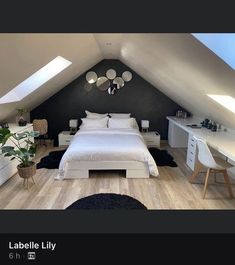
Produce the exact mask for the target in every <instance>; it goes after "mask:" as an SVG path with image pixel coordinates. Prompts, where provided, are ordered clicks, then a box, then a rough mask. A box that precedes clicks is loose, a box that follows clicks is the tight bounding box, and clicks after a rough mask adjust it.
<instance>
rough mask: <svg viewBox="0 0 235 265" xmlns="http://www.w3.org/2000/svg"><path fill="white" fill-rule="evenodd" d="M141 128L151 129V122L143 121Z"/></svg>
mask: <svg viewBox="0 0 235 265" xmlns="http://www.w3.org/2000/svg"><path fill="white" fill-rule="evenodd" d="M141 127H142V128H149V121H148V120H141Z"/></svg>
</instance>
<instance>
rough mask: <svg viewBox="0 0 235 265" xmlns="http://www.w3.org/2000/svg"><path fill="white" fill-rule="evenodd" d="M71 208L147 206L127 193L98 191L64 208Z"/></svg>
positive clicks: (122, 208)
mask: <svg viewBox="0 0 235 265" xmlns="http://www.w3.org/2000/svg"><path fill="white" fill-rule="evenodd" d="M71 209H100V210H101V209H121V210H124V209H125V210H126V209H127V210H129V209H136V210H137V209H140V210H147V207H145V206H144V205H143V204H142V203H141V202H139V201H138V200H136V199H134V198H132V197H130V196H127V195H121V194H115V193H99V194H94V195H91V196H87V197H84V198H82V199H79V200H77V201H76V202H74V203H72V204H71V205H70V206H68V207H67V208H66V210H71Z"/></svg>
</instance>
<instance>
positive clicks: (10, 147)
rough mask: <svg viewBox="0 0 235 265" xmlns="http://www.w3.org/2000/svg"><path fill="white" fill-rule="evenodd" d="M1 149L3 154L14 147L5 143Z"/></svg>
mask: <svg viewBox="0 0 235 265" xmlns="http://www.w3.org/2000/svg"><path fill="white" fill-rule="evenodd" d="M1 149H2V153H3V154H4V153H8V152H10V151H12V150H14V147H13V146H8V145H5V146H2V147H1Z"/></svg>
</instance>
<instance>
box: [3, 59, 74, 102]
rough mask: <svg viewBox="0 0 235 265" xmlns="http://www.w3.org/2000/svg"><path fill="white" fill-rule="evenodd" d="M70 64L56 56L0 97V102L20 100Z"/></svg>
mask: <svg viewBox="0 0 235 265" xmlns="http://www.w3.org/2000/svg"><path fill="white" fill-rule="evenodd" d="M71 64H72V62H71V61H69V60H67V59H65V58H64V57H62V56H57V57H56V58H54V59H53V60H51V61H50V62H49V63H48V64H46V65H45V66H43V67H42V68H40V69H39V70H38V71H36V72H35V73H33V74H32V75H31V76H29V77H28V78H26V79H25V80H24V81H23V82H21V83H20V84H18V85H17V86H16V87H14V88H13V89H12V90H11V91H9V92H8V93H7V94H5V95H3V96H2V97H1V98H0V104H6V103H12V102H17V101H21V100H22V99H24V98H25V97H27V96H28V95H29V94H31V93H33V92H34V91H35V90H37V89H38V88H39V87H41V86H42V85H44V84H45V83H46V82H48V81H49V80H51V79H52V78H54V77H55V76H56V75H58V74H59V73H61V72H62V71H63V70H65V69H66V68H67V67H68V66H70V65H71Z"/></svg>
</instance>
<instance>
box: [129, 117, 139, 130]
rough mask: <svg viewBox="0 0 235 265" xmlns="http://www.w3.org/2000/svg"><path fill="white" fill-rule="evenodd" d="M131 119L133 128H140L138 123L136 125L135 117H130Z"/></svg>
mask: <svg viewBox="0 0 235 265" xmlns="http://www.w3.org/2000/svg"><path fill="white" fill-rule="evenodd" d="M131 119H133V129H137V130H140V128H139V125H138V123H137V121H136V119H135V118H131Z"/></svg>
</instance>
